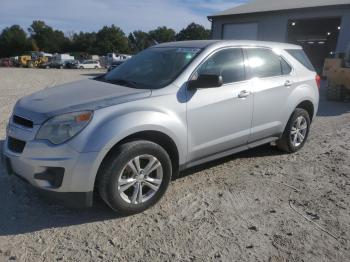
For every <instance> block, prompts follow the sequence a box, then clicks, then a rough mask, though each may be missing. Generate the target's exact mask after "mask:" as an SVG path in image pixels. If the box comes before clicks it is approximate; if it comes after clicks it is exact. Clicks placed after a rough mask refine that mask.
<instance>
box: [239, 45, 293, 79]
mask: <svg viewBox="0 0 350 262" xmlns="http://www.w3.org/2000/svg"><path fill="white" fill-rule="evenodd" d="M246 51H247V54H248V65H249V67H250V73H251V77H259V78H265V77H273V76H281V75H288V74H289V73H290V72H291V71H292V68H291V67H290V65H289V64H288V63H287V62H286V61H285V60H284V59H283V58H282V57H281V56H279V55H277V54H276V53H274V52H273V51H272V50H269V49H263V48H252V49H250V48H248V49H246Z"/></svg>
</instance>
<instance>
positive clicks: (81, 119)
mask: <svg viewBox="0 0 350 262" xmlns="http://www.w3.org/2000/svg"><path fill="white" fill-rule="evenodd" d="M92 115H93V112H92V111H84V112H74V113H69V114H64V115H59V116H55V117H53V118H51V119H49V120H48V121H46V122H45V123H44V124H43V125H42V126H41V127H40V129H39V132H38V134H37V135H36V138H37V139H45V140H49V141H50V142H51V143H53V144H56V145H58V144H62V143H64V142H66V141H67V140H69V139H71V138H72V137H74V136H75V135H77V134H78V133H79V132H80V131H81V130H83V129H84V128H85V127H86V126H87V124H88V123H89V122H90V120H91V118H92Z"/></svg>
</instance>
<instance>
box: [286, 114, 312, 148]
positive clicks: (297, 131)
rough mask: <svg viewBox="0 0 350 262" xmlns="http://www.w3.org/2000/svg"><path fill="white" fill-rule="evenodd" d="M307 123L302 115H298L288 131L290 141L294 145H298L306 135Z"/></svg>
mask: <svg viewBox="0 0 350 262" xmlns="http://www.w3.org/2000/svg"><path fill="white" fill-rule="evenodd" d="M307 129H308V124H307V121H306V119H305V117H304V116H299V117H298V118H297V119H296V120H295V121H294V123H293V126H292V128H291V131H290V141H291V143H292V145H293V146H294V147H298V146H300V145H301V144H302V143H303V142H304V140H305V137H306V134H307Z"/></svg>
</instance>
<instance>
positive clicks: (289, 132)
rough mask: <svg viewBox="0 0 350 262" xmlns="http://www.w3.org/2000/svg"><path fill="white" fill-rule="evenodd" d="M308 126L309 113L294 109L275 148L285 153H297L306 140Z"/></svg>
mask: <svg viewBox="0 0 350 262" xmlns="http://www.w3.org/2000/svg"><path fill="white" fill-rule="evenodd" d="M310 124H311V121H310V116H309V113H308V112H307V111H306V110H304V109H302V108H297V109H295V111H294V113H293V115H292V116H291V118H290V119H289V121H288V123H287V126H286V129H285V130H284V133H283V135H282V137H281V139H280V140H278V141H277V147H278V148H279V149H280V150H282V151H285V152H287V153H294V152H297V151H299V150H300V149H301V148H303V146H304V145H305V142H306V140H307V138H308V135H309V131H310Z"/></svg>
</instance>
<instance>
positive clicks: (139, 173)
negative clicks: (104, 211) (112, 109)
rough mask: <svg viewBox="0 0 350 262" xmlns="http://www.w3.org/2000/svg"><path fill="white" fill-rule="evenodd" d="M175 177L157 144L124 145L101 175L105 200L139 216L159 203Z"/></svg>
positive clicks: (99, 186)
mask: <svg viewBox="0 0 350 262" xmlns="http://www.w3.org/2000/svg"><path fill="white" fill-rule="evenodd" d="M171 176H172V166H171V161H170V158H169V155H168V154H167V152H166V151H165V150H164V149H163V148H162V147H161V146H159V145H158V144H155V143H153V142H149V141H142V140H140V141H133V142H129V143H126V144H123V145H121V146H120V147H119V148H118V149H117V150H116V151H115V152H114V153H112V154H111V155H110V156H109V157H108V158H107V159H106V160H105V161H104V163H103V166H102V168H101V170H100V172H99V175H98V180H99V181H98V188H99V192H100V195H101V197H102V199H103V200H104V201H105V202H106V203H107V204H108V205H109V206H110V207H111V208H112V209H113V210H115V211H116V212H118V213H121V214H124V215H129V214H134V213H139V212H142V211H144V210H146V209H147V208H149V207H151V206H152V205H154V204H155V203H157V202H158V201H159V200H160V199H161V197H162V196H163V195H164V193H165V191H166V189H167V188H168V185H169V183H170V180H171Z"/></svg>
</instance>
